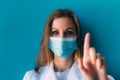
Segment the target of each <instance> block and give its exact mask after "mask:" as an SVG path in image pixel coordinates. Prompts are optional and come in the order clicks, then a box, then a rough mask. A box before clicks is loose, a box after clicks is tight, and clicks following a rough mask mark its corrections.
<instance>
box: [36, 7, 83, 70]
mask: <svg viewBox="0 0 120 80" xmlns="http://www.w3.org/2000/svg"><path fill="white" fill-rule="evenodd" d="M60 17H68V18H70V19H72V20H73V22H74V25H75V29H76V34H77V47H78V49H77V50H76V51H75V53H74V54H73V55H74V56H73V57H74V58H73V59H74V60H76V59H77V58H80V56H82V53H83V40H82V39H83V38H82V32H81V27H80V21H79V19H78V18H77V16H76V15H75V14H74V13H73V12H72V11H71V10H69V9H58V10H56V11H54V12H53V13H52V14H51V16H50V17H49V18H48V20H47V23H46V26H45V29H44V35H43V38H42V41H41V49H40V52H39V54H38V56H37V59H36V68H35V70H38V68H39V67H40V66H45V65H49V64H50V63H51V61H52V60H53V59H54V54H53V53H52V51H51V50H50V49H49V48H48V44H49V36H50V32H51V28H52V22H53V20H54V19H56V18H60Z"/></svg>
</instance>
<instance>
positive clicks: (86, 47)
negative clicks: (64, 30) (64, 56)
mask: <svg viewBox="0 0 120 80" xmlns="http://www.w3.org/2000/svg"><path fill="white" fill-rule="evenodd" d="M89 48H90V33H87V34H86V35H85V42H84V54H83V55H84V56H88V55H89Z"/></svg>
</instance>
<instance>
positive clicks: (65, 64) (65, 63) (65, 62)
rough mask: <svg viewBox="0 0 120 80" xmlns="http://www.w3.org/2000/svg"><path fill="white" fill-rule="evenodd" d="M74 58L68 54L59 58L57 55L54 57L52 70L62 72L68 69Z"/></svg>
mask: <svg viewBox="0 0 120 80" xmlns="http://www.w3.org/2000/svg"><path fill="white" fill-rule="evenodd" d="M73 62H74V60H73V56H70V57H68V58H65V59H64V58H59V57H57V56H55V57H54V61H53V64H54V70H55V72H62V71H65V70H67V69H70V68H71V66H72V64H73Z"/></svg>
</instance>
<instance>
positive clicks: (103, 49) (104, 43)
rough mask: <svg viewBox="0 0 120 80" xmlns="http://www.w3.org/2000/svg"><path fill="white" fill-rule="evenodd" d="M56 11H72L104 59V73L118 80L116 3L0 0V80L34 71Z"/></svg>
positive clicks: (119, 13)
mask: <svg viewBox="0 0 120 80" xmlns="http://www.w3.org/2000/svg"><path fill="white" fill-rule="evenodd" d="M58 8H69V9H71V10H73V11H74V12H75V13H76V14H77V15H78V17H79V19H80V21H81V26H82V31H83V33H84V34H85V33H86V32H90V33H91V44H92V45H91V46H93V47H96V49H97V51H98V52H100V53H101V55H102V56H104V57H105V59H106V61H107V70H108V74H110V75H112V76H114V78H116V80H120V72H119V71H120V1H119V0H69V1H68V0H43V1H42V0H0V76H1V77H0V80H22V78H23V76H24V74H25V72H26V71H28V70H31V69H33V68H34V64H35V58H36V56H37V54H38V52H39V48H40V41H41V38H42V34H43V30H44V25H45V23H46V20H47V18H48V16H49V15H50V14H51V12H53V11H54V10H56V9H58Z"/></svg>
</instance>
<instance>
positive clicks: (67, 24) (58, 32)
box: [51, 17, 76, 38]
mask: <svg viewBox="0 0 120 80" xmlns="http://www.w3.org/2000/svg"><path fill="white" fill-rule="evenodd" d="M75 36H76V30H75V25H74V23H73V21H72V20H71V19H70V18H68V17H61V18H56V19H54V20H53V23H52V30H51V37H60V38H70V37H75Z"/></svg>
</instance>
